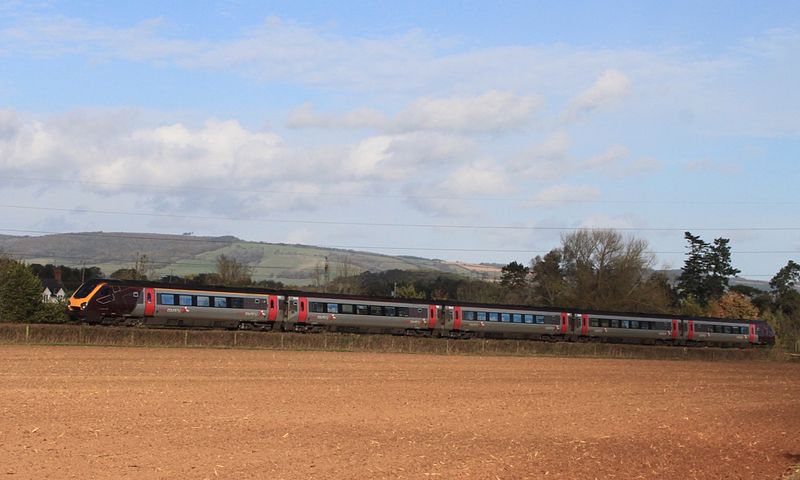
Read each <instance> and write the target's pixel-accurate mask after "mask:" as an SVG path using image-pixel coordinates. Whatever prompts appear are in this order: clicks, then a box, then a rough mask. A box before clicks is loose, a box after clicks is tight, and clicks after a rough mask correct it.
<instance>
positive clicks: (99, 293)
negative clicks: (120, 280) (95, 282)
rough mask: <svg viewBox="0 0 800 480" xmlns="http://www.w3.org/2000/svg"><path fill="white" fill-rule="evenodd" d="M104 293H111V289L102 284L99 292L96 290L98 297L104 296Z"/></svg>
mask: <svg viewBox="0 0 800 480" xmlns="http://www.w3.org/2000/svg"><path fill="white" fill-rule="evenodd" d="M106 295H111V289H110V288H108V285H105V286H103V288H101V289H100V291H99V292H97V296H98V297H105V296H106Z"/></svg>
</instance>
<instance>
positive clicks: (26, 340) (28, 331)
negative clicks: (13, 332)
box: [25, 323, 31, 343]
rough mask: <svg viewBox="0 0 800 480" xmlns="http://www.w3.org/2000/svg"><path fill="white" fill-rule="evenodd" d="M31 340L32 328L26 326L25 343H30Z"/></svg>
mask: <svg viewBox="0 0 800 480" xmlns="http://www.w3.org/2000/svg"><path fill="white" fill-rule="evenodd" d="M30 339H31V326H30V325H29V324H27V323H26V324H25V343H28V342H30Z"/></svg>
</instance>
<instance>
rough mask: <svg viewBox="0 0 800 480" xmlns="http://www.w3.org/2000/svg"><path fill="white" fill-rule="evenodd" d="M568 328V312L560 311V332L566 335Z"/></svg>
mask: <svg viewBox="0 0 800 480" xmlns="http://www.w3.org/2000/svg"><path fill="white" fill-rule="evenodd" d="M568 329H569V314H568V313H567V312H561V334H562V335H566V334H567V330H568Z"/></svg>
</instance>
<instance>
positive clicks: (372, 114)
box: [286, 103, 390, 130]
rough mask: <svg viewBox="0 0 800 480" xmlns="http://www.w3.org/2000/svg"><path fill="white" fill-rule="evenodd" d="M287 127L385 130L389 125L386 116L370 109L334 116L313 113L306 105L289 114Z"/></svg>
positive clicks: (309, 105)
mask: <svg viewBox="0 0 800 480" xmlns="http://www.w3.org/2000/svg"><path fill="white" fill-rule="evenodd" d="M286 123H287V125H288V126H290V127H292V128H356V129H377V130H386V129H387V128H388V126H389V124H390V122H389V120H388V119H387V117H386V115H384V114H383V113H381V112H379V111H377V110H374V109H371V108H360V109H357V110H353V111H351V112H347V113H345V114H344V115H341V116H336V115H332V114H324V113H319V112H316V111H314V107H313V106H312V105H311V104H310V103H306V104H304V105H302V106H300V107H298V108H296V109H294V110H292V111H291V112H289V117H288V119H287V122H286Z"/></svg>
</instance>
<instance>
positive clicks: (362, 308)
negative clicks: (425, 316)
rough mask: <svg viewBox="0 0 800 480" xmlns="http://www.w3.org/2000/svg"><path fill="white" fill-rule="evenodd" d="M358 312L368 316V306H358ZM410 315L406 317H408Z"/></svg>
mask: <svg viewBox="0 0 800 480" xmlns="http://www.w3.org/2000/svg"><path fill="white" fill-rule="evenodd" d="M356 312H357V313H358V314H359V315H366V314H367V306H366V305H356ZM407 316H408V315H406V317H407Z"/></svg>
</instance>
